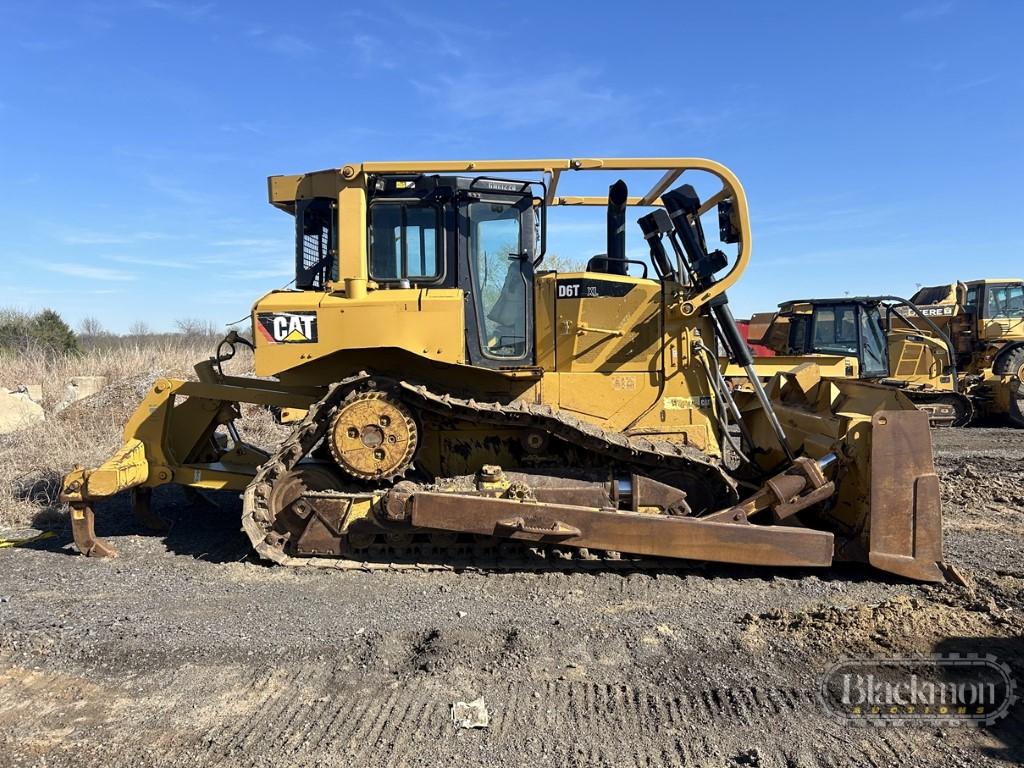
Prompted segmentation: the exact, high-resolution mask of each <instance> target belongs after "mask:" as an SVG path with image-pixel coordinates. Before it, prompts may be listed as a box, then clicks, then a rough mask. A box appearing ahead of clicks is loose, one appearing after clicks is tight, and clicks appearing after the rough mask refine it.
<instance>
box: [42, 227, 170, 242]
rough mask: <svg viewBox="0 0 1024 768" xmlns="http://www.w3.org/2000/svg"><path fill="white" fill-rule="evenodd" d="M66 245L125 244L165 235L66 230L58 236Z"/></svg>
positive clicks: (141, 232) (144, 232) (142, 232)
mask: <svg viewBox="0 0 1024 768" xmlns="http://www.w3.org/2000/svg"><path fill="white" fill-rule="evenodd" d="M58 237H59V238H60V240H61V241H62V242H64V243H67V244H68V245H125V244H128V243H138V242H142V241H149V240H162V239H164V238H165V237H167V236H166V235H164V234H162V233H160V232H149V231H139V232H103V231H97V230H89V229H72V230H66V231H65V232H63V233H62V234H60V235H59V236H58Z"/></svg>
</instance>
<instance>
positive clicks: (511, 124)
mask: <svg viewBox="0 0 1024 768" xmlns="http://www.w3.org/2000/svg"><path fill="white" fill-rule="evenodd" d="M1021 29H1024V4H1022V3H1017V2H1009V1H1008V2H1003V3H998V2H984V1H975V2H967V1H966V0H959V1H956V0H923V1H922V2H914V1H913V0H910V2H906V3H899V2H871V1H868V2H857V3H823V2H793V3H761V2H732V3H682V2H674V3H665V4H663V5H662V6H661V7H659V4H657V3H649V4H642V5H638V4H628V3H620V4H610V3H609V4H599V3H595V2H588V3H547V4H541V5H537V4H533V3H526V4H523V3H510V2H489V3H480V2H473V3H465V4H463V3H456V2H451V3H401V2H394V3H389V2H376V3H326V2H325V3H318V4H314V3H303V4H291V3H264V2H245V3H242V2H238V3H229V2H216V1H212V2H202V1H201V0H200V1H199V2H190V1H189V0H125V1H124V2H102V1H99V2H89V1H86V2H75V3H62V2H51V3H47V4H30V3H14V2H8V3H4V4H3V5H2V6H0V36H2V45H0V73H2V74H0V180H2V183H0V233H2V234H0V259H2V260H3V261H2V263H3V280H2V283H0V306H16V307H21V308H24V309H36V308H40V307H43V306H50V307H53V308H54V309H57V310H59V311H60V312H61V313H63V314H64V315H65V316H66V317H67V318H68V319H69V320H70V321H71V322H73V323H77V322H78V321H79V320H80V319H81V318H82V317H83V316H85V315H93V316H95V317H97V318H99V319H100V320H101V322H102V323H103V324H104V325H105V326H106V327H108V328H110V329H113V330H119V331H123V330H125V329H126V328H127V327H128V326H129V325H130V324H131V323H132V322H133V321H136V320H140V319H141V320H145V321H147V322H148V323H149V324H150V325H151V326H154V327H157V328H170V327H172V325H173V321H174V320H175V319H176V318H182V317H198V318H204V319H208V320H212V321H215V322H217V323H218V324H223V323H228V322H231V321H235V320H238V319H239V318H242V317H244V316H245V315H246V314H247V312H248V310H249V307H250V305H251V303H252V301H253V300H254V299H256V298H257V297H258V296H259V295H261V294H262V293H264V292H265V291H267V290H270V289H272V288H274V287H277V286H281V285H284V284H285V283H287V282H288V280H289V279H290V271H291V267H292V250H291V235H292V226H291V220H290V218H289V217H287V216H286V215H285V214H283V213H281V212H279V211H277V210H276V209H273V208H271V207H270V206H269V205H268V204H267V202H266V177H267V176H268V175H271V174H277V173H297V172H301V171H306V170H314V169H319V168H328V167H337V166H340V165H342V164H344V163H346V162H353V161H355V162H358V161H361V160H392V159H394V160H398V159H447V158H494V157H541V156H543V157H563V156H564V157H573V156H579V157H586V156H632V155H696V156H706V157H711V158H714V159H716V160H719V161H721V162H723V163H725V164H726V165H728V166H729V167H731V168H732V169H733V170H734V171H735V172H736V173H737V174H738V175H739V177H740V179H741V180H742V181H743V183H744V185H745V187H746V189H747V193H748V195H749V198H750V204H751V219H752V226H753V233H754V248H753V261H752V264H751V266H750V268H749V270H748V272H747V274H746V275H745V276H744V279H743V280H742V281H741V283H740V284H739V285H738V286H737V287H736V288H735V289H734V290H733V291H732V301H733V305H734V310H735V312H736V314H737V316H744V315H747V314H749V313H750V312H752V311H757V310H762V309H770V308H772V307H773V306H774V305H775V304H777V303H778V302H779V301H782V300H784V299H788V298H795V297H798V296H802V295H823V294H838V295H841V294H843V293H846V292H849V293H851V294H857V293H899V294H904V295H908V294H910V293H912V292H913V290H914V287H915V284H917V283H939V282H944V281H950V280H953V279H956V278H962V279H970V278H975V277H980V276H1007V275H1009V276H1020V275H1021V273H1024V268H1022V267H1021V254H1022V253H1024V249H1022V244H1024V243H1022V241H1024V235H1022V234H1021V232H1020V230H1019V229H1018V227H1017V224H1018V222H1019V221H1020V219H1019V211H1020V209H1021V208H1022V203H1024V193H1022V192H1021V191H1020V185H1019V183H1018V181H1019V179H1020V178H1021V177H1022V176H1024V145H1022V140H1021V139H1022V131H1021V125H1022V119H1021V118H1022V112H1024V98H1022V96H1024V93H1022V91H1024V86H1022V83H1024V71H1022V70H1024V56H1022V55H1021V51H1020V48H1019V45H1020V43H1019V37H1020V30H1021ZM557 224H558V221H557V220H556V219H555V218H554V217H552V221H551V227H552V230H553V231H554V230H555V229H556V228H557ZM640 246H641V241H640V237H639V230H637V229H634V230H633V231H632V232H631V233H630V247H631V248H639V247H640ZM553 249H554V250H557V251H558V252H559V254H561V255H564V256H566V257H569V258H581V259H582V258H585V257H586V256H589V255H591V254H593V253H596V252H599V251H602V250H604V246H603V235H602V233H601V232H600V230H599V229H598V228H595V227H591V226H586V225H580V224H578V223H573V224H571V225H569V226H567V227H565V231H563V233H562V234H561V235H559V236H557V239H554V240H553Z"/></svg>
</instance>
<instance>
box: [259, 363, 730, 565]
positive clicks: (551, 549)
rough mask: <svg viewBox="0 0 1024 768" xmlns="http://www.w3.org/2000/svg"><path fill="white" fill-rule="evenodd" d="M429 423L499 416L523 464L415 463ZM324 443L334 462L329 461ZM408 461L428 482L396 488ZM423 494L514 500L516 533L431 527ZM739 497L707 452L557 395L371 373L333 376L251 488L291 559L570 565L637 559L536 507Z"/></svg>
mask: <svg viewBox="0 0 1024 768" xmlns="http://www.w3.org/2000/svg"><path fill="white" fill-rule="evenodd" d="M422 423H426V424H427V425H428V426H429V429H428V430H425V432H426V434H428V435H432V434H434V433H436V434H438V435H441V434H445V433H447V434H449V435H452V436H453V437H454V438H455V439H458V430H459V428H460V427H463V428H466V427H469V428H474V427H475V428H479V426H480V425H487V427H488V431H489V432H490V434H491V439H490V440H488V441H487V442H489V443H490V445H489V446H488V449H487V450H489V451H491V454H492V456H493V458H494V459H495V460H497V459H499V458H501V457H505V459H506V460H513V461H515V462H516V464H515V465H516V466H517V467H519V468H521V469H519V471H517V472H505V471H504V470H503V469H502V468H501V467H500V466H499V465H496V464H488V465H485V466H484V467H482V468H481V470H480V471H479V472H477V473H475V474H473V475H464V476H455V477H450V476H448V477H446V476H439V475H438V474H437V472H436V468H435V471H431V470H430V469H429V468H428V467H425V466H423V464H422V462H420V465H419V466H418V467H414V461H415V454H416V449H417V448H418V447H419V446H418V445H417V443H418V440H419V432H420V427H419V424H422ZM499 435H503V436H499ZM346 443H348V444H349V446H348V450H345V448H346V445H345V444H346ZM324 446H327V447H328V448H329V450H330V454H331V458H332V459H333V461H323V460H317V458H316V454H320V455H322V454H323V447H324ZM466 450H468V449H466ZM375 454H376V455H375ZM588 466H589V467H590V468H589V469H588ZM407 472H408V473H409V474H410V476H411V477H415V478H418V480H419V481H418V482H417V481H416V480H403V481H400V482H398V483H397V485H394V486H393V487H392V485H391V484H393V483H394V482H395V481H396V480H398V479H399V478H401V477H403V476H405V474H406V473H407ZM655 478H661V479H662V480H665V481H671V483H672V484H669V482H660V481H659V480H656V479H655ZM382 486H385V487H382ZM339 489H342V490H339ZM684 489H688V490H684ZM413 496H417V497H418V498H426V497H428V496H429V497H430V498H432V499H437V498H441V497H444V498H453V497H459V498H462V499H465V498H467V497H469V498H471V499H473V500H474V501H475V503H476V506H477V507H478V508H479V507H485V506H487V505H488V504H493V503H494V502H500V505H499V506H500V507H501V508H502V509H505V510H507V511H508V513H509V517H508V522H509V525H506V526H504V529H505V531H506V533H507V541H503V542H502V543H501V545H500V546H499V545H498V543H497V540H496V538H495V537H494V536H492V535H491V532H487V533H473V532H470V531H452V530H440V529H438V528H430V527H426V526H417V525H416V524H415V522H414V521H413V519H412V517H413V514H412V510H411V509H410V508H409V506H410V505H409V504H408V501H409V499H410V498H412V497H413ZM737 499H738V496H737V492H736V483H735V481H733V480H732V479H731V478H730V477H729V476H728V475H727V474H726V473H725V472H723V471H722V469H721V468H720V467H719V466H718V465H717V464H716V463H714V462H712V461H710V460H709V459H708V458H707V457H705V456H704V455H703V454H701V453H700V452H699V451H695V450H692V449H689V450H687V449H686V448H685V447H680V446H678V445H676V444H674V443H672V442H669V441H658V442H654V441H651V440H648V439H644V438H635V437H634V438H628V437H626V436H624V435H622V434H618V433H608V432H605V431H604V430H601V429H600V428H597V427H595V426H593V425H591V424H588V423H586V422H583V421H580V420H579V419H576V418H573V417H571V416H568V415H566V414H562V413H558V412H557V411H553V410H552V409H551V408H550V407H546V406H538V405H533V404H530V403H526V402H523V401H514V402H512V403H509V404H500V403H478V402H476V401H474V400H472V399H467V398H458V397H454V396H452V395H450V394H445V395H439V394H437V393H436V392H432V391H431V390H430V389H428V388H427V387H426V386H424V385H416V384H412V383H410V382H404V381H394V380H389V379H387V378H382V377H374V376H370V375H369V374H365V373H364V374H360V375H358V376H353V377H351V378H349V379H348V380H346V381H344V382H341V383H339V384H337V385H334V386H333V387H331V389H330V391H329V393H328V395H327V396H326V397H325V398H324V399H322V400H321V401H319V402H318V403H316V404H314V405H313V406H312V407H311V408H310V409H309V411H308V413H307V415H306V417H305V418H304V419H303V420H302V422H301V423H300V424H298V426H297V427H296V428H295V430H294V431H293V433H292V435H291V436H290V438H289V439H288V440H286V441H285V442H284V444H282V446H281V447H280V449H279V450H278V451H277V452H276V453H275V454H274V455H273V456H272V457H271V458H270V459H269V460H268V461H267V462H266V463H265V464H264V465H263V466H262V467H260V469H259V470H258V471H257V473H256V476H255V478H254V479H253V481H252V482H251V483H250V484H249V486H248V487H247V488H246V490H245V494H244V508H243V526H244V528H245V531H246V533H247V534H248V535H249V538H250V539H251V540H252V542H253V546H254V547H255V548H256V550H257V552H259V554H260V555H261V556H263V557H266V558H267V559H269V560H273V561H275V562H279V563H285V564H289V565H306V564H312V565H328V566H330V567H359V568H364V567H365V568H373V567H381V566H382V565H386V566H388V567H395V568H397V567H426V563H427V562H429V561H434V562H435V564H436V565H437V566H438V567H452V566H453V565H457V564H460V563H461V564H463V565H466V564H470V563H473V564H481V565H483V564H486V565H488V566H497V567H500V566H502V565H506V566H512V565H519V566H525V565H527V564H528V563H530V562H532V564H533V566H534V567H543V565H544V561H545V556H546V555H547V554H549V553H550V554H552V555H553V557H554V558H556V559H557V560H558V561H560V563H561V564H562V565H563V566H564V565H565V564H566V561H568V560H575V561H578V562H580V563H591V564H593V563H595V562H597V561H599V560H603V561H606V562H607V563H623V562H627V561H623V560H622V556H621V554H619V553H618V552H616V551H613V552H612V554H611V556H609V555H608V553H607V551H595V552H590V551H589V548H587V547H583V548H580V547H573V546H571V545H567V544H565V543H564V542H566V541H567V540H569V539H571V538H573V536H571V535H570V534H576V535H579V532H578V529H575V528H572V527H570V526H565V527H564V528H561V529H560V528H558V527H557V526H552V525H551V524H550V523H548V524H547V525H546V526H545V525H544V524H541V525H540V526H537V525H534V526H531V525H529V521H528V518H530V517H531V515H532V516H534V517H536V513H537V510H538V509H540V508H541V505H542V504H562V505H564V506H572V505H573V504H575V505H581V504H582V505H583V506H584V507H591V508H597V509H604V510H607V511H608V512H612V511H614V512H615V513H618V512H619V511H622V512H628V513H635V514H645V515H652V514H660V515H675V516H681V515H682V516H690V515H700V514H706V513H707V512H708V511H709V510H710V509H711V507H712V505H713V503H714V502H715V501H718V502H719V503H721V502H722V501H725V502H726V503H728V502H734V501H736V500H737ZM513 504H521V505H522V506H521V507H512V506H511V505H513ZM422 508H423V504H422V503H421V504H420V506H419V510H418V511H419V515H418V516H419V517H420V518H422V517H423V513H422V511H421V510H422ZM515 512H519V513H520V514H519V515H516V514H513V513H515ZM523 515H525V517H523ZM517 526H518V527H517ZM498 527H499V528H501V527H502V526H498ZM524 539H525V541H526V543H523V541H524ZM530 544H533V545H534V546H530ZM326 557H331V558H333V559H332V560H329V561H328V560H325V558H326ZM633 562H636V561H633Z"/></svg>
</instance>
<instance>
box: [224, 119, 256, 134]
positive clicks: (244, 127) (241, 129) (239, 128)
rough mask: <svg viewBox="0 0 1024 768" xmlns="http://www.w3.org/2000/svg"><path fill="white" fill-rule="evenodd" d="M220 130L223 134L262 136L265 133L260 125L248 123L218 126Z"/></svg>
mask: <svg viewBox="0 0 1024 768" xmlns="http://www.w3.org/2000/svg"><path fill="white" fill-rule="evenodd" d="M220 130H222V131H223V132H224V133H251V134H254V135H256V136H263V135H265V134H266V131H265V130H263V127H262V125H261V124H260V123H253V122H248V121H244V120H243V121H241V122H238V123H224V124H223V125H221V126H220Z"/></svg>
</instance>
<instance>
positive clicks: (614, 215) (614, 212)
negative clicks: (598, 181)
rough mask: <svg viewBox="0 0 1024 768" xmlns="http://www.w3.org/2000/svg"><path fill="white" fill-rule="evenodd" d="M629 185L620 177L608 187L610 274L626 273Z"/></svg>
mask: <svg viewBox="0 0 1024 768" xmlns="http://www.w3.org/2000/svg"><path fill="white" fill-rule="evenodd" d="M628 198H629V187H627V186H626V182H624V181H623V180H622V179H619V180H618V181H616V182H615V183H614V184H612V185H611V186H610V187H608V274H611V275H625V274H626V200H627V199H628Z"/></svg>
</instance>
